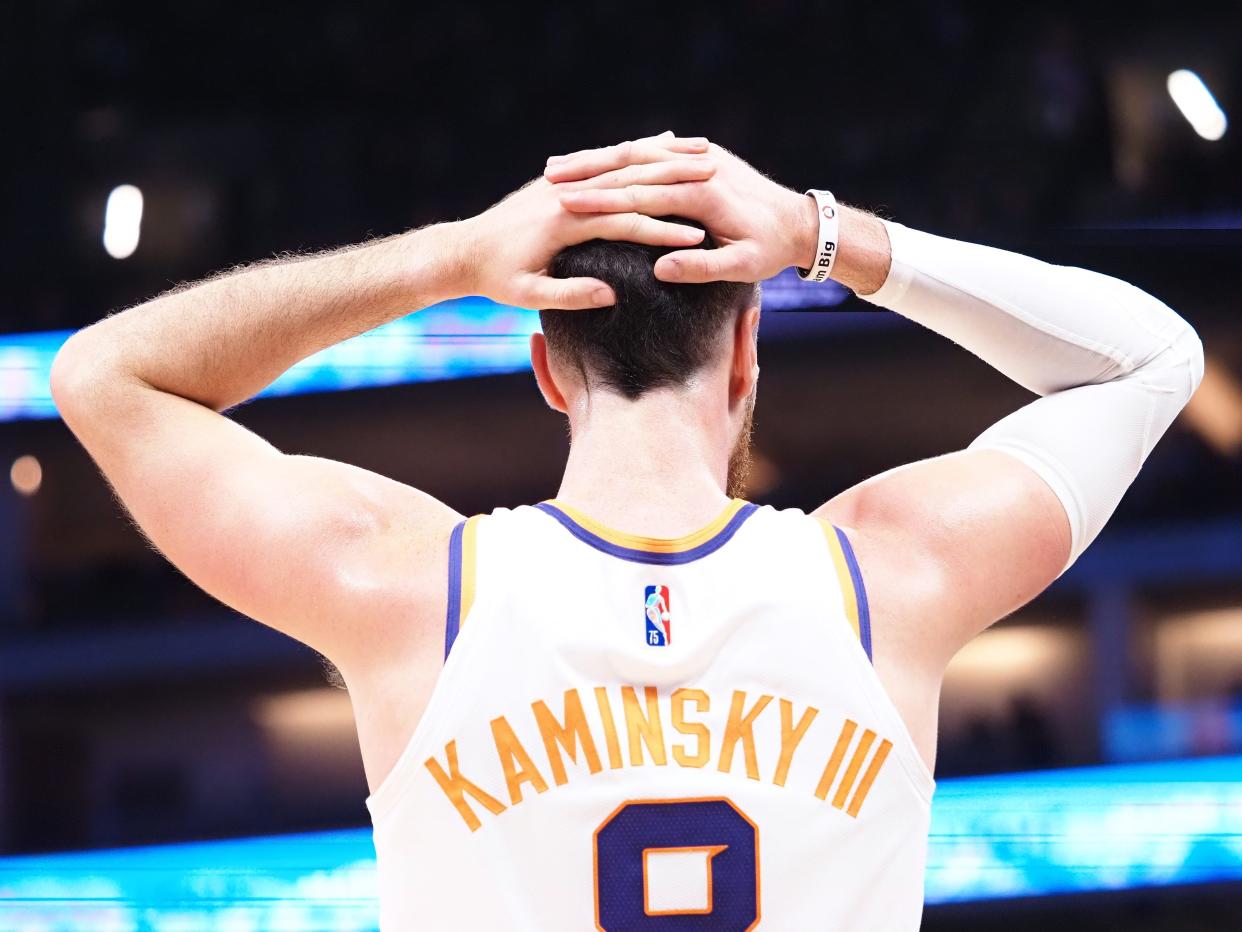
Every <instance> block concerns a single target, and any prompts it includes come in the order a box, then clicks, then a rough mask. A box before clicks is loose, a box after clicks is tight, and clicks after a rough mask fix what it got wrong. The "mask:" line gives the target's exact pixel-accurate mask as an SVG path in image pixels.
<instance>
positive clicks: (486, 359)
mask: <svg viewBox="0 0 1242 932" xmlns="http://www.w3.org/2000/svg"><path fill="white" fill-rule="evenodd" d="M118 190H119V189H118ZM845 298H846V291H845V289H844V288H842V287H841V286H840V285H837V284H836V283H835V282H832V283H829V284H822V285H816V284H812V283H810V282H804V281H802V280H800V279H799V278H798V277H797V275H796V274H794V273H793V270H792V269H788V270H786V271H785V272H782V273H781V274H780V275H778V276H776V277H775V278H772V279H769V280H768V281H766V282H764V285H763V307H764V311H765V316H764V324H763V335H764V339H769V338H772V339H778V340H779V339H783V338H786V337H794V336H807V335H811V334H815V333H823V332H828V331H838V330H841V329H843V328H850V327H853V328H857V327H859V326H863V325H872V326H892V325H893V323H894V321H893V320H892V318H891V317H890V316H889V315H885V314H875V313H868V314H850V315H839V314H823V313H813V312H815V311H822V310H825V309H830V308H832V307H835V306H836V305H838V304H840V303H841V302H843V301H844V300H845ZM803 311H809V312H812V313H801V312H803ZM770 312H778V313H770ZM783 312H790V313H783ZM538 329H539V315H538V314H536V313H534V312H532V311H528V310H524V309H522V308H517V307H510V306H508V305H503V304H496V303H494V302H492V301H489V300H487V299H486V298H458V299H456V300H453V301H445V302H444V303H442V304H437V305H434V306H433V307H429V308H426V309H424V310H422V311H419V312H418V313H416V314H410V315H408V316H406V317H402V318H400V319H398V320H394V321H392V322H391V323H389V324H385V325H384V326H382V327H378V328H376V329H375V330H371V331H369V332H368V333H364V334H362V335H361V336H357V337H354V338H353V339H352V340H346V341H345V342H344V343H339V344H337V345H336V346H332V347H329V348H328V349H326V350H324V351H323V352H321V353H316V354H315V355H314V356H311V357H310V358H309V359H304V360H302V362H300V363H298V364H297V365H295V366H294V367H293V368H292V369H290V370H289V371H288V372H286V373H285V374H284V375H282V376H281V377H280V378H279V379H277V380H276V381H275V382H274V383H273V384H272V385H269V386H268V387H267V388H266V389H264V390H263V391H262V392H261V393H260V396H259V397H266V396H273V395H299V394H304V393H307V392H332V391H345V390H348V389H353V388H378V387H380V386H384V385H402V384H408V383H412V382H433V381H439V380H442V379H458V378H466V377H470V376H479V375H499V374H503V373H510V372H524V371H526V370H527V369H529V368H530V349H529V345H530V335H531V334H532V333H534V332H536V331H537V330H538ZM71 335H72V331H70V330H49V331H43V332H37V333H13V334H0V422H3V421H17V420H28V419H39V418H54V417H56V416H57V414H56V406H55V404H53V402H52V392H51V388H50V385H49V378H50V375H51V371H52V360H53V359H54V358H55V356H56V352H57V350H59V349H60V347H61V345H62V344H63V343H64V342H65V341H66V340H67V339H69V337H70V336H71Z"/></svg>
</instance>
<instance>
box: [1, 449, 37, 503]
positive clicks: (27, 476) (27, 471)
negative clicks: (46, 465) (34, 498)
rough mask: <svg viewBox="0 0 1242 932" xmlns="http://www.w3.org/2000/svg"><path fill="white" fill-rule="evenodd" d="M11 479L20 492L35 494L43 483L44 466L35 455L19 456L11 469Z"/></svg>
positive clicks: (28, 494) (22, 493)
mask: <svg viewBox="0 0 1242 932" xmlns="http://www.w3.org/2000/svg"><path fill="white" fill-rule="evenodd" d="M9 481H10V482H12V483H13V488H15V489H16V490H17V491H18V493H19V494H21V495H26V496H30V495H34V494H35V492H38V491H39V486H41V485H42V484H43V467H42V465H40V463H39V461H38V460H37V459H36V458H35V457H33V456H30V455H26V456H19V457H18V458H17V459H15V460H14V461H13V465H12V467H10V469H9Z"/></svg>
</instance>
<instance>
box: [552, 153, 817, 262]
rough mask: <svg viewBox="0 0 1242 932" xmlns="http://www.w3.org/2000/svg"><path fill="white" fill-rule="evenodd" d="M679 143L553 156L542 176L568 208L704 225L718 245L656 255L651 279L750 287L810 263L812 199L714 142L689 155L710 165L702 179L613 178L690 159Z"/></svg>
mask: <svg viewBox="0 0 1242 932" xmlns="http://www.w3.org/2000/svg"><path fill="white" fill-rule="evenodd" d="M679 142H682V140H679V139H677V138H676V137H673V138H672V139H669V138H668V137H656V138H653V139H645V140H638V141H637V142H629V143H621V144H620V145H617V146H609V147H607V148H604V149H591V150H585V151H582V152H575V153H573V154H571V155H567V156H554V157H553V158H552V159H549V160H548V167H547V169H546V170H545V171H544V177H545V178H547V179H548V180H549V181H551V182H554V183H555V185H556V188H557V189H558V191H559V192H560V201H561V204H562V205H563V206H564V207H565V209H566V210H570V211H574V212H580V213H591V214H601V213H611V212H618V213H640V214H646V215H647V216H649V217H665V216H678V217H686V218H689V219H692V220H697V221H699V222H700V223H702V224H703V225H704V226H705V227H707V229H708V231H709V232H710V233H711V235H712V238H713V239H714V240H715V241H716V244H717V248H716V249H711V250H708V249H683V250H679V251H676V252H671V253H669V254H668V255H665V256H663V257H661V258H660V260H659V261H658V262H656V266H655V274H656V277H657V278H659V279H661V280H663V281H667V282H707V281H721V280H723V281H745V282H754V281H759V280H761V279H764V278H769V277H771V276H773V275H775V274H777V273H778V272H780V271H781V270H782V269H785V268H788V267H789V266H791V265H796V266H801V267H803V268H805V267H808V266H810V264H811V263H812V262H813V261H814V257H815V246H816V238H817V235H818V231H819V218H818V216H817V214H816V207H815V202H814V201H813V200H812V199H811V198H809V197H807V196H806V195H803V194H798V193H797V192H796V191H791V190H790V189H789V188H786V187H784V186H782V185H779V184H777V183H776V182H774V181H772V180H771V179H770V178H767V177H766V176H764V175H763V174H761V173H760V172H758V171H756V170H755V169H754V168H752V167H751V166H750V165H748V164H747V163H746V162H744V161H742V160H741V159H740V158H738V157H737V156H736V155H734V154H733V153H732V152H729V151H728V150H727V149H724V148H722V147H721V146H718V145H716V144H714V143H711V144H709V145H708V146H707V152H706V153H705V154H696V155H694V156H693V158H695V159H697V160H702V159H707V160H709V161H710V162H711V163H712V164H713V165H714V167H715V171H714V173H713V174H712V176H711V177H710V178H707V179H705V180H702V181H691V182H684V183H680V184H661V185H651V184H643V183H641V182H636V183H632V184H626V185H624V186H621V187H618V186H616V184H615V182H611V181H610V179H613V178H615V177H616V176H617V174H618V173H619V172H622V171H624V170H626V169H627V168H628V167H629V166H631V165H639V164H646V165H650V164H654V163H658V162H661V161H672V160H679V159H686V158H688V157H690V156H688V155H687V154H686V153H685V152H682V151H678V149H677V148H676V147H675V145H674V144H676V143H679Z"/></svg>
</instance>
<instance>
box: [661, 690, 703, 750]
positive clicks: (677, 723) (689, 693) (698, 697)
mask: <svg viewBox="0 0 1242 932" xmlns="http://www.w3.org/2000/svg"><path fill="white" fill-rule="evenodd" d="M671 702H672V706H673V727H674V728H675V729H677V730H678V731H679V732H681V733H682V734H683V735H694V736H696V737H697V738H698V741H697V742H696V743H695V751H694V753H693V754H687V753H686V746H685V745H684V744H674V745H673V760H675V761H677V763H678V764H680V765H681V766H682V767H703V766H705V765H706V764H707V762H708V760H710V759H711V756H712V733H711V732H710V731H708V730H707V726H706V725H704V724H703V723H702V722H687V721H686V703H687V702H693V703H694V705H695V707H696V708H697V709H698V710H699V712H703V713H706V712H709V711H711V707H712V700H711V698H710V697H709V696H708V695H707V693H705V692H703V690H701V689H675V690H673V695H672V700H671Z"/></svg>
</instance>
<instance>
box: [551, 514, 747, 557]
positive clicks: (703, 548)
mask: <svg viewBox="0 0 1242 932" xmlns="http://www.w3.org/2000/svg"><path fill="white" fill-rule="evenodd" d="M535 507H536V508H538V509H539V510H540V511H542V512H544V513H545V514H549V515H551V516H552V517H553V518H555V519H556V520H557V521H559V522H560V523H561V524H562V525H563V526H564V527H565V529H566V530H567V531H569V533H570V534H573V535H574V537H576V538H578V540H580V541H582V542H583V543H584V544H586V545H587V546H589V547H594V548H595V549H596V550H598V551H600V552H601V553H606V554H608V555H609V556H613V557H617V558H618V559H621V560H629V561H630V562H631V563H650V564H654V565H656V566H677V565H679V564H682V563H693V562H694V561H695V560H701V559H702V558H703V557H705V556H707V555H708V554H712V553H715V552H716V551H717V550H719V549H720V548H721V547H723V546H724V545H725V544H727V543H728V542H729V539H730V538H731V537H733V535H734V534H736V533H737V530H738V528H740V527H741V526H742V524H743V522H745V521H746V519H747V518H749V517H750V516H751V515H753V514H754V513H755V512H756V511H757V510H758V509H759V506H758V505H756V504H754V503H753V502H747V503H746V504H745V505H743V506H742V507H741V508H739V509H738V512H737V514H735V515H734V516H733V517H732V518H730V519H729V523H728V524H726V525H725V526H724V527H722V528H721V529H720V531H719V533H717V534H716V536H715V537H713V538H711V539H710V540H706V541H704V542H703V543H701V544H699V545H698V546H697V547H693V548H691V549H690V550H683V551H681V552H680V553H653V552H651V551H649V550H636V549H634V548H633V547H622V546H620V545H619V544H614V543H612V542H611V541H607V540H604V538H602V537H600V536H599V535H598V534H593V533H592V532H590V531H588V530H587V529H586V528H584V527H583V526H582V525H581V524H579V523H578V522H577V521H575V520H574V519H573V518H571V517H570V516H569V515H567V514H565V512H563V511H561V510H560V509H559V508H557V507H556V506H555V505H551V504H549V503H548V502H540V503H539V504H538V505H536V506H535Z"/></svg>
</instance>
